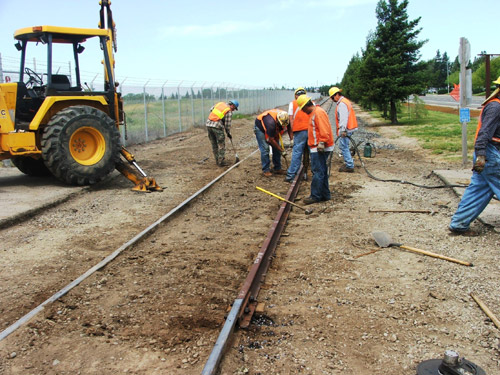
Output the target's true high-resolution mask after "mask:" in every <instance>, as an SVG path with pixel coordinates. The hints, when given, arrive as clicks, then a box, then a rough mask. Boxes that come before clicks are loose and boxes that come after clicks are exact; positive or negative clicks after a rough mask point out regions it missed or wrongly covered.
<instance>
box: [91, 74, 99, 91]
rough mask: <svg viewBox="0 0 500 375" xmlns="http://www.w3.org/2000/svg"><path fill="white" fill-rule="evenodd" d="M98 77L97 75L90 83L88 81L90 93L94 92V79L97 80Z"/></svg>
mask: <svg viewBox="0 0 500 375" xmlns="http://www.w3.org/2000/svg"><path fill="white" fill-rule="evenodd" d="M98 75H99V74H96V75H95V77H94V79H93V80H92V81H90V91H94V81H95V79H96V78H97V76H98Z"/></svg>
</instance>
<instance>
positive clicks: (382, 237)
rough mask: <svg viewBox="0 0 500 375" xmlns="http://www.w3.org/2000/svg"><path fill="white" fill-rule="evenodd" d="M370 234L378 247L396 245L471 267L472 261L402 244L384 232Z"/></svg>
mask: <svg viewBox="0 0 500 375" xmlns="http://www.w3.org/2000/svg"><path fill="white" fill-rule="evenodd" d="M372 236H373V238H375V242H376V243H377V245H379V246H380V247H390V246H391V247H392V246H396V247H399V248H401V249H405V250H408V251H412V252H414V253H418V254H423V255H427V256H430V257H434V258H438V259H443V260H447V261H448V262H453V263H458V264H461V265H463V266H468V267H472V263H469V262H464V261H463V260H458V259H454V258H450V257H447V256H445V255H440V254H435V253H431V252H430V251H426V250H421V249H415V248H414V247H409V246H405V245H402V244H400V243H396V242H394V241H393V240H392V238H391V237H390V236H389V235H388V234H387V233H385V232H373V233H372Z"/></svg>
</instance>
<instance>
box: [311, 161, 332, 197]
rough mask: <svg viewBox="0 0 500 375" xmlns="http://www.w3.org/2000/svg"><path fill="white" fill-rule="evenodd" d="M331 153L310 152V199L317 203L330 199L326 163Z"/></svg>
mask: <svg viewBox="0 0 500 375" xmlns="http://www.w3.org/2000/svg"><path fill="white" fill-rule="evenodd" d="M330 152H331V151H325V152H311V171H312V173H313V177H312V181H311V198H313V199H315V200H317V201H327V200H330V199H331V197H332V196H331V193H330V186H329V185H328V166H327V163H326V161H327V160H328V156H329V155H330Z"/></svg>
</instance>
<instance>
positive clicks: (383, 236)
mask: <svg viewBox="0 0 500 375" xmlns="http://www.w3.org/2000/svg"><path fill="white" fill-rule="evenodd" d="M372 236H373V238H374V239H375V242H376V243H377V245H379V246H380V247H389V246H391V245H396V244H395V243H394V242H393V241H392V238H391V236H389V235H388V234H387V233H385V232H372Z"/></svg>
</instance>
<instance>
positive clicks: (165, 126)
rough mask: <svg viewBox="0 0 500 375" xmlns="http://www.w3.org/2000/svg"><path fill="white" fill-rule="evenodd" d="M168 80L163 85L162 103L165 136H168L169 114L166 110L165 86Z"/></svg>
mask: <svg viewBox="0 0 500 375" xmlns="http://www.w3.org/2000/svg"><path fill="white" fill-rule="evenodd" d="M167 82H168V80H167V81H165V83H164V84H163V86H162V87H161V105H162V109H163V136H164V137H166V136H167V115H166V112H165V91H164V88H165V85H166V84H167Z"/></svg>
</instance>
